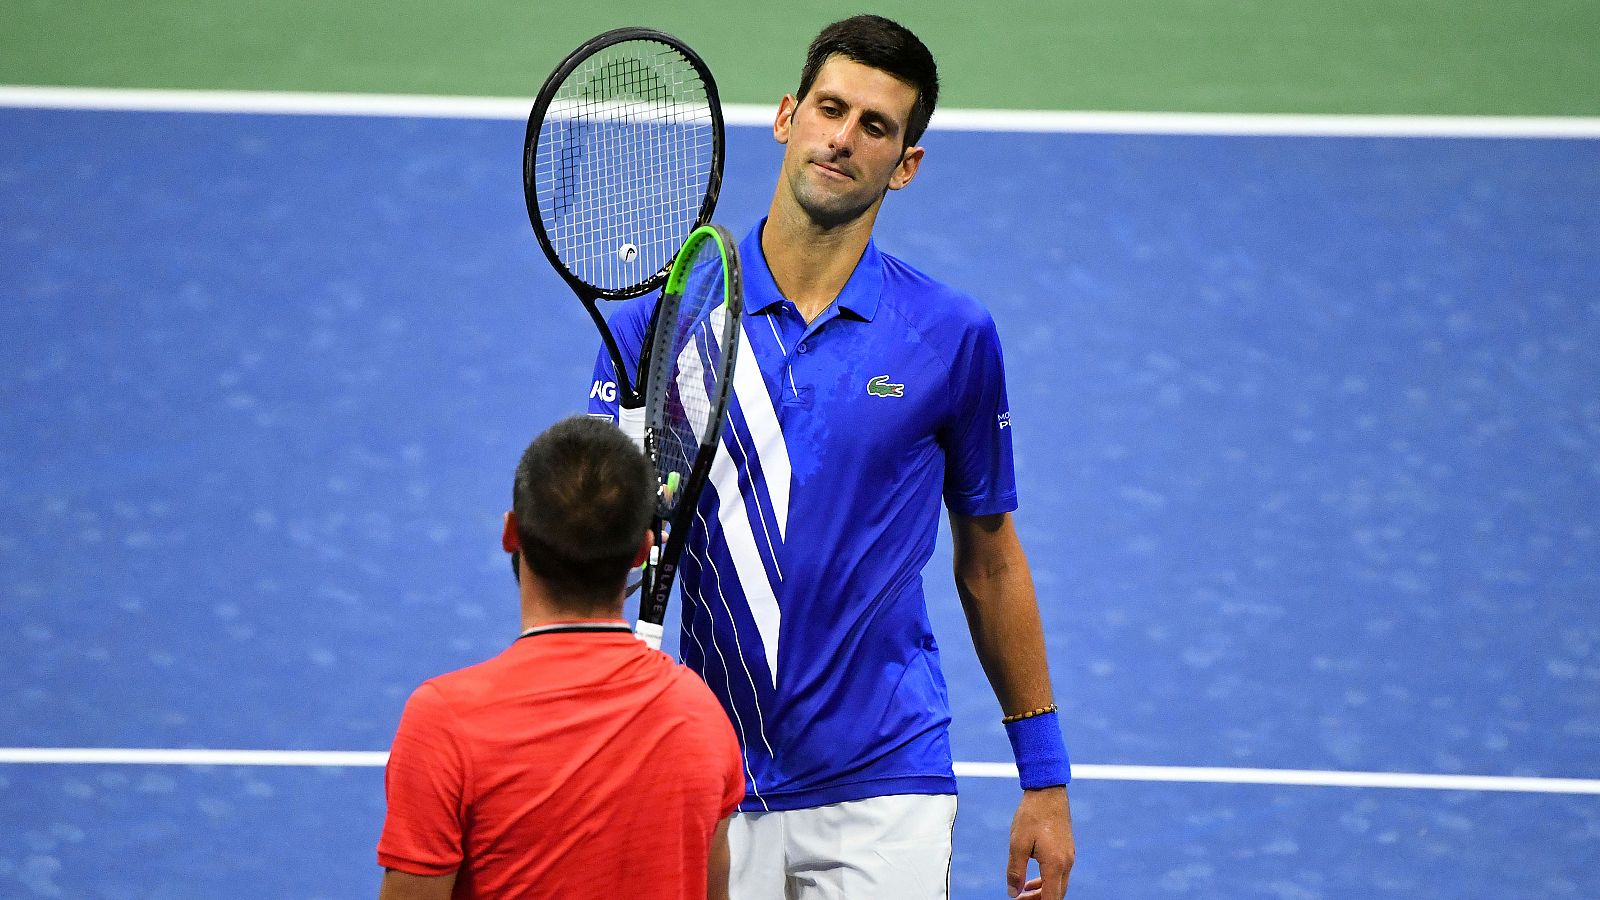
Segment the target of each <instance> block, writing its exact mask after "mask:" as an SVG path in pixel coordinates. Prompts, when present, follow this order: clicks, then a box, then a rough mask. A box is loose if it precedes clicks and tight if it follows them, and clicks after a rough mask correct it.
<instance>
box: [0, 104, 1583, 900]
mask: <svg viewBox="0 0 1600 900" xmlns="http://www.w3.org/2000/svg"><path fill="white" fill-rule="evenodd" d="M0 136H3V137H4V140H0V298H3V301H4V302H3V303H0V747H11V748H63V749H66V748H162V749H176V748H233V749H247V750H308V751H309V750H353V751H382V750H385V749H387V747H388V743H389V739H390V737H391V736H392V734H393V729H394V726H395V722H396V719H397V717H398V714H399V711H400V708H401V704H402V703H403V702H404V699H405V697H406V696H407V694H408V693H409V692H410V690H411V689H412V688H413V687H414V686H415V685H416V684H417V683H418V682H420V681H422V680H423V679H425V678H427V677H429V676H431V675H433V674H436V673H439V672H442V671H445V670H447V669H452V668H456V667H459V666H462V665H466V664H468V663H471V662H475V661H477V660H480V659H482V658H485V657H487V656H489V655H492V654H494V653H496V652H498V651H499V650H500V649H502V648H503V647H504V646H506V644H507V643H508V641H509V640H510V639H511V638H512V637H513V636H514V634H515V632H516V612H515V595H514V591H513V586H512V583H511V579H510V574H509V572H508V571H507V566H506V561H505V558H504V555H503V554H502V553H501V552H500V550H499V547H498V535H499V517H500V514H501V512H502V510H503V509H504V508H505V507H506V506H507V505H508V504H509V501H510V482H511V472H512V468H513V466H514V465H515V462H516V459H517V456H518V454H519V453H520V451H521V449H522V447H523V446H524V445H525V444H526V442H527V441H528V440H529V439H530V438H531V437H532V436H533V435H534V434H535V433H536V432H537V431H539V430H540V429H542V428H543V427H544V426H546V425H548V424H549V423H550V422H552V421H553V420H555V419H556V418H558V417H560V416H563V415H566V414H571V413H576V412H579V411H581V410H582V409H583V408H584V405H585V402H586V396H587V391H588V388H589V370H590V366H591V363H592V358H593V347H594V345H595V340H594V336H593V334H592V326H591V325H590V324H589V322H588V320H587V318H586V316H585V314H584V313H583V312H582V310H581V308H580V307H579V306H578V304H577V303H576V302H574V301H573V299H572V298H571V295H570V294H569V293H568V292H567V291H566V289H565V287H564V286H563V285H562V284H561V283H560V282H559V281H558V280H557V279H556V277H555V276H554V275H553V274H552V273H550V271H549V270H548V267H547V265H546V264H545V262H544V260H543V257H542V256H541V255H540V254H539V252H538V249H537V247H536V245H535V242H534V240H533V237H532V234H531V232H530V230H529V228H528V224H527V218H526V214H525V212H524V209H523V201H522V197H521V185H520V179H519V166H520V155H521V142H522V124H521V123H518V122H510V121H465V120H447V119H403V118H356V117H309V116H307V117H300V116H249V115H228V114H175V113H133V112H120V113H114V112H90V111H37V110H22V109H3V110H0ZM730 139H731V150H730V154H731V155H730V162H729V170H728V179H727V188H726V190H725V194H724V200H723V202H722V204H721V206H720V208H719V213H718V216H717V219H718V220H719V221H721V222H724V223H726V224H728V225H729V226H731V227H733V228H734V229H735V230H736V231H743V229H745V228H747V227H749V225H750V224H752V223H753V222H754V221H755V219H756V218H757V217H758V216H759V215H760V214H761V212H762V211H763V210H764V209H765V206H766V202H767V199H768V197H769V196H770V191H771V189H772V183H773V172H774V169H775V166H776V162H777V153H778V151H777V148H776V147H775V146H774V145H772V144H771V142H770V140H769V138H768V136H767V135H766V134H765V133H764V132H763V131H762V130H760V129H755V128H734V129H732V130H731V134H730ZM927 143H928V146H929V148H930V150H929V155H928V159H927V163H926V165H925V166H924V169H923V172H922V173H921V175H920V176H919V177H918V180H917V182H916V183H915V184H913V185H912V186H911V187H910V188H909V189H908V190H906V191H903V192H901V193H899V194H896V195H893V196H891V197H890V198H889V201H888V204H887V206H886V211H885V213H884V216H883V218H882V220H881V224H880V232H879V234H880V237H879V241H880V245H881V246H882V247H884V249H886V250H888V251H889V252H892V253H896V254H898V255H901V256H903V257H905V258H907V259H908V260H910V261H912V262H914V263H915V264H917V265H918V266H919V267H921V268H923V269H925V270H927V271H928V272H930V273H932V274H934V275H937V276H939V277H942V278H944V279H945V280H947V281H950V282H952V283H954V284H956V285H958V286H961V287H964V288H966V289H968V290H970V291H971V292H973V293H975V294H977V295H978V296H980V297H981V298H982V299H984V300H985V302H986V303H988V304H989V306H990V308H991V309H992V310H993V312H994V314H995V317H996V320H997V322H998V324H999V329H1000V334H1001V337H1002V339H1003V340H1004V342H1005V348H1006V354H1007V370H1008V372H1009V377H1010V394H1011V402H1012V412H1013V415H1012V421H1013V422H1014V423H1015V434H1016V442H1017V453H1018V459H1017V465H1018V473H1019V479H1020V488H1021V495H1022V500H1021V502H1022V507H1021V509H1020V511H1019V512H1018V524H1019V528H1020V530H1021V532H1022V535H1023V540H1024V543H1025V545H1026V547H1027V548H1028V551H1029V554H1030V558H1031V561H1032V564H1033V569H1034V577H1035V579H1036V581H1037V583H1038V587H1039V591H1040V597H1041V601H1042V605H1043V614H1044V618H1045V623H1046V627H1047V630H1048V633H1049V636H1050V637H1049V640H1050V650H1051V666H1052V673H1053V677H1054V680H1055V684H1056V690H1057V694H1058V697H1059V698H1060V700H1061V703H1062V707H1063V720H1064V722H1065V723H1066V731H1067V740H1068V744H1069V746H1070V747H1071V749H1072V751H1073V756H1074V759H1075V760H1076V761H1077V762H1078V763H1080V764H1088V765H1089V766H1091V767H1095V766H1122V765H1128V766H1151V767H1173V766H1201V767H1242V768H1250V769H1270V770H1283V771H1286V772H1293V771H1300V770H1339V771H1349V772H1383V773H1417V774H1424V775H1427V774H1434V775H1454V774H1468V775H1501V776H1523V777H1526V778H1529V779H1556V778H1565V779H1589V780H1590V781H1586V782H1583V783H1582V784H1581V785H1579V786H1577V787H1573V788H1572V789H1571V790H1566V791H1565V792H1559V791H1558V792H1526V791H1512V790H1476V791H1464V790H1434V789H1428V788H1419V787H1381V788H1374V787H1327V786H1303V785H1302V786H1296V785H1293V784H1289V783H1272V784H1249V785H1240V784H1219V783H1209V782H1207V781H1206V780H1205V779H1197V780H1194V781H1187V782H1141V781H1128V780H1119V779H1118V778H1115V777H1111V770H1099V772H1098V775H1097V777H1083V778H1081V779H1080V780H1079V781H1077V782H1076V783H1075V784H1074V785H1073V788H1072V799H1073V808H1074V813H1075V820H1076V830H1077V839H1078V844H1079V864H1078V867H1077V869H1076V870H1075V872H1074V877H1073V887H1072V891H1071V893H1070V894H1069V896H1071V897H1080V898H1146V897H1167V896H1183V897H1206V898H1244V897H1273V898H1319V897H1326V898H1351V897H1385V898H1424V897H1438V898H1462V897H1474V898H1479V897H1481V898H1513V897H1517V898H1520V897H1575V898H1579V897H1591V898H1592V897H1597V896H1600V796H1597V795H1596V794H1595V793H1593V792H1592V791H1593V790H1594V789H1595V782H1594V781H1593V780H1594V779H1600V349H1597V348H1600V251H1597V248H1600V142H1597V141H1594V140H1516V139H1411V138H1362V137H1344V138H1309V137H1244V136H1239V137H1216V136H1213V137H1206V136H1158V135H1146V136H1115V135H1086V134H1002V133H966V132H952V133H937V132H936V133H935V134H933V135H932V136H930V138H929V139H928V141H927ZM927 584H928V592H929V600H930V604H931V606H932V608H933V614H934V620H935V625H936V628H937V629H938V632H939V635H940V638H941V641H942V647H943V651H944V656H945V666H946V672H947V675H948V677H949V681H950V690H951V695H952V703H953V706H954V709H955V715H956V722H955V726H954V742H955V748H956V756H957V759H958V760H961V761H962V762H967V763H983V762H990V763H1003V762H1008V761H1009V759H1010V754H1009V750H1008V748H1007V746H1006V742H1005V738H1004V734H1003V731H1002V729H1001V727H1000V725H999V723H998V718H999V711H998V708H997V707H996V704H995V701H994V697H993V695H992V693H991V692H990V691H989V688H988V687H987V684H986V682H985V681H984V679H983V676H982V674H981V672H980V670H979V669H978V666H977V664H976V661H975V658H974V656H973V654H972V651H971V648H970V644H969V642H968V640H967V637H966V633H965V626H964V624H963V621H962V617H961V613H960V610H959V607H958V605H957V602H956V600H955V597H954V591H953V589H952V588H951V586H950V584H949V575H948V556H947V554H946V553H945V552H944V551H941V554H940V555H939V556H936V558H935V561H934V563H933V564H932V565H931V566H930V567H929V571H928V576H927ZM970 771H976V770H975V769H973V770H970ZM1086 771H1087V772H1088V773H1089V774H1090V775H1096V770H1095V769H1094V768H1089V769H1087V770H1086ZM1151 771H1163V770H1151ZM382 780H383V779H382V770H381V768H378V767H376V766H371V765H365V766H363V765H352V766H346V767H317V766H261V765H257V766H232V765H223V766H184V765H140V764H119V765H85V764H68V763H17V762H13V763H0V897H27V898H32V897H72V898H80V897H81V898H118V900H120V898H136V897H137V898H143V897H163V898H189V897H195V898H200V897H205V898H211V897H268V898H276V897H296V898H311V897H326V898H347V897H363V896H373V895H375V892H376V886H377V882H378V878H379V869H378V868H377V865H376V861H375V858H374V853H373V845H374V843H375V841H376V839H377V835H378V831H379V828H380V826H381V824H382V817H383V811H384V805H383V794H382ZM1519 783H1524V784H1534V785H1538V784H1541V783H1543V782H1540V781H1530V782H1519ZM1550 784H1554V782H1550ZM1585 785H1587V788H1585V787H1584V786H1585ZM1585 789H1587V790H1590V791H1591V792H1590V793H1585V792H1584V790H1585ZM962 791H963V793H962V799H961V812H960V816H959V819H958V823H957V829H956V854H955V860H954V867H953V877H954V882H955V887H956V889H955V892H954V895H955V896H956V897H958V898H962V900H968V898H980V897H1002V896H1004V884H1003V881H1002V867H1003V864H1004V853H1005V849H1004V848H1005V835H1006V829H1007V827H1008V824H1009V819H1010V814H1011V810H1012V808H1013V806H1014V803H1015V800H1016V796H1017V790H1016V787H1015V783H1014V782H1013V781H1011V780H1009V779H1006V778H1003V777H1002V778H996V777H984V776H982V775H981V774H980V775H969V776H967V777H963V778H962ZM625 862H626V861H625V860H619V865H621V864H625ZM596 877H597V891H596V896H602V895H603V889H602V887H600V886H598V885H603V879H604V873H596Z"/></svg>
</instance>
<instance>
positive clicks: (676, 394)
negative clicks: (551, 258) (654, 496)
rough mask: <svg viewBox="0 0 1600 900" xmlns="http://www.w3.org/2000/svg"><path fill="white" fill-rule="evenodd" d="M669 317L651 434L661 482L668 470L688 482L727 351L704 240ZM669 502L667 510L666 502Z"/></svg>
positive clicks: (706, 438)
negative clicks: (658, 412) (663, 378)
mask: <svg viewBox="0 0 1600 900" xmlns="http://www.w3.org/2000/svg"><path fill="white" fill-rule="evenodd" d="M694 252H695V254H696V255H695V258H694V260H693V261H692V262H693V268H692V269H691V270H690V274H689V277H688V280H687V282H686V284H685V286H684V291H683V298H682V300H681V302H680V304H679V306H678V313H677V316H676V319H675V320H674V321H673V323H672V327H671V331H670V332H669V333H670V335H671V343H670V344H667V345H665V346H660V347H658V348H657V349H658V350H664V351H666V352H667V353H669V354H670V356H668V357H667V358H668V359H671V360H672V365H671V369H670V374H669V377H668V379H667V383H666V384H665V385H663V387H664V388H665V390H666V392H667V396H666V404H665V407H664V410H663V412H664V415H663V422H662V424H663V426H664V427H662V428H660V429H659V430H658V433H657V435H656V469H657V474H658V475H659V476H660V477H661V479H662V482H663V483H667V482H668V481H669V479H670V476H671V475H672V474H673V473H676V474H677V475H678V478H679V480H680V482H687V480H688V477H689V472H690V470H691V469H692V468H693V467H694V464H695V460H696V459H697V457H698V456H699V453H700V449H701V447H703V446H705V445H707V444H709V443H711V442H712V440H713V433H714V431H715V430H716V429H714V428H713V427H712V426H713V425H714V424H715V423H713V422H712V420H711V417H712V415H713V414H714V413H713V409H714V407H715V405H716V404H715V402H714V398H716V397H718V396H720V395H721V393H722V391H721V379H722V378H723V377H724V369H725V366H724V365H723V361H724V359H725V355H726V353H727V352H728V346H727V343H726V342H727V341H728V339H729V336H728V327H727V326H728V322H727V314H728V310H727V306H726V305H725V304H724V298H725V296H726V291H725V286H724V279H725V277H726V273H725V270H724V268H723V265H722V259H721V251H720V250H719V249H718V247H717V245H716V242H715V241H709V240H708V241H703V242H702V243H701V244H700V245H699V247H698V248H697V249H696V250H695V251H694ZM673 505H674V504H669V505H668V506H669V512H670V508H671V506H673Z"/></svg>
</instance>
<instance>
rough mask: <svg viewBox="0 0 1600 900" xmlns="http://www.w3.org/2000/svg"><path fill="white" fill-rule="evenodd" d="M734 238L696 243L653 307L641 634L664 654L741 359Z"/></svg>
mask: <svg viewBox="0 0 1600 900" xmlns="http://www.w3.org/2000/svg"><path fill="white" fill-rule="evenodd" d="M742 284H743V282H741V280H740V275H739V254H738V249H737V247H736V245H735V244H734V241H733V237H732V236H731V235H730V234H728V231H727V229H725V228H723V227H722V226H720V225H703V226H701V227H699V228H696V229H695V230H694V232H693V233H692V234H690V235H689V240H688V241H687V242H686V243H685V244H684V245H683V249H682V251H680V252H679V253H678V257H677V260H676V261H675V262H674V263H673V264H672V269H671V271H670V272H669V273H668V275H667V282H666V288H665V289H664V290H663V291H662V292H661V302H660V305H659V306H657V307H656V318H655V330H654V334H653V335H652V336H651V339H650V344H651V346H650V349H649V354H648V357H647V358H648V365H649V366H650V370H649V372H648V374H647V375H646V377H645V385H646V388H645V412H644V416H645V417H644V446H645V453H646V454H647V455H649V457H650V461H651V462H652V463H654V464H655V469H656V476H657V477H658V478H659V479H660V484H661V486H660V490H659V493H658V494H657V501H656V515H655V519H654V521H653V522H652V526H653V528H654V530H655V535H656V544H655V546H654V547H652V548H651V551H650V557H649V560H648V561H647V563H646V566H645V571H644V593H643V594H642V595H641V598H640V600H639V623H638V626H637V629H636V631H637V633H638V635H639V637H640V638H641V639H642V640H644V642H645V643H647V644H649V645H650V646H651V647H655V648H659V647H660V646H661V631H662V629H661V623H662V621H663V620H664V619H665V618H666V612H667V598H668V596H669V595H670V594H671V592H672V584H673V578H674V576H675V575H676V574H677V571H678V558H679V557H680V556H681V555H682V554H683V544H684V540H685V539H686V538H687V537H688V534H689V530H690V526H691V525H692V524H693V522H694V515H695V511H696V509H697V508H698V507H699V504H700V493H701V491H703V490H704V489H705V485H706V477H707V475H708V474H709V473H710V471H711V462H712V460H713V459H715V458H716V455H717V446H718V439H719V436H720V435H721V433H722V420H723V416H724V413H725V412H726V411H727V408H728V391H729V389H730V388H731V387H732V386H733V366H734V363H735V362H737V360H738V356H739V316H740V314H741V313H742V312H743V311H744V291H743V289H742Z"/></svg>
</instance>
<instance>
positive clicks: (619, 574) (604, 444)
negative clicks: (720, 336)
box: [511, 416, 656, 612]
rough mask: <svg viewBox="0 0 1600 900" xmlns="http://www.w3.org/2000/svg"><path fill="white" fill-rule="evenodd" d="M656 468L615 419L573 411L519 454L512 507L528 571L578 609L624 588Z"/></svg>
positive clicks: (650, 506)
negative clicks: (610, 421)
mask: <svg viewBox="0 0 1600 900" xmlns="http://www.w3.org/2000/svg"><path fill="white" fill-rule="evenodd" d="M655 484H656V478H655V472H654V469H653V468H652V467H651V465H650V462H649V460H647V459H645V457H644V454H643V453H641V452H639V448H638V447H636V446H634V443H633V441H632V440H630V439H629V438H628V437H627V435H625V434H623V433H622V431H621V430H620V429H618V428H617V427H616V426H615V425H612V424H611V423H609V422H607V421H605V420H603V419H594V418H589V417H587V416H574V417H572V418H570V419H563V420H562V421H560V422H557V423H556V424H555V425H552V426H551V427H550V428H549V430H547V431H545V432H544V433H543V434H541V435H539V437H538V438H536V439H535V440H534V442H533V443H532V444H529V445H528V449H527V450H526V451H525V452H524V453H523V454H522V462H521V463H520V464H518V466H517V477H516V481H515V482H514V484H513V486H512V501H511V511H512V512H513V513H514V514H515V515H516V519H517V540H518V542H519V543H520V544H521V545H522V555H523V559H524V560H526V562H527V565H528V569H529V570H530V571H531V572H532V573H533V574H534V576H535V577H537V578H538V579H540V581H542V582H543V583H544V584H545V585H546V586H547V587H548V588H549V589H550V594H551V595H552V597H551V599H552V600H554V601H555V602H556V603H558V604H559V605H560V606H562V607H563V608H567V609H570V610H573V611H575V612H583V611H586V610H588V609H591V608H594V607H599V606H609V605H610V604H612V603H614V602H616V601H617V599H618V598H619V597H620V596H621V594H622V589H623V584H624V582H625V581H626V580H627V577H628V570H629V569H630V568H632V566H633V562H634V558H635V555H636V554H637V552H638V550H639V544H640V540H641V539H642V538H643V537H644V533H645V530H646V529H647V528H649V526H650V515H651V512H652V511H653V510H654V507H655Z"/></svg>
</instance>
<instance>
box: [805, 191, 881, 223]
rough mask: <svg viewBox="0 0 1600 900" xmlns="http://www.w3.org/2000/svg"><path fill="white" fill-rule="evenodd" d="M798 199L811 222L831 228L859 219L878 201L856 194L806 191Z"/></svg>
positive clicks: (876, 197)
mask: <svg viewBox="0 0 1600 900" xmlns="http://www.w3.org/2000/svg"><path fill="white" fill-rule="evenodd" d="M879 196H881V195H879ZM798 199H799V201H800V208H801V209H804V210H805V211H806V215H808V216H810V217H811V220H812V221H813V222H816V223H817V224H818V225H822V226H824V227H830V228H831V227H834V226H838V225H844V224H846V223H849V222H853V221H855V220H856V219H859V218H861V216H862V215H863V214H864V213H866V211H867V210H869V209H871V208H872V206H873V204H874V203H876V202H877V201H878V196H872V197H864V196H860V195H859V194H857V193H856V192H850V193H843V194H842V193H838V192H833V191H807V192H805V193H804V194H802V195H801V196H800V197H799V198H798Z"/></svg>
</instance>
